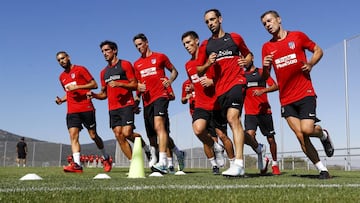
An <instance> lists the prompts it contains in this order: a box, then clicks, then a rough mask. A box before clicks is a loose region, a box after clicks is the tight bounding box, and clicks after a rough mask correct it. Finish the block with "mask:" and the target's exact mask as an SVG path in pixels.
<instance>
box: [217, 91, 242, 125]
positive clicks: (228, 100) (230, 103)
mask: <svg viewBox="0 0 360 203" xmlns="http://www.w3.org/2000/svg"><path fill="white" fill-rule="evenodd" d="M217 102H218V103H219V105H220V109H221V113H222V114H223V116H224V117H225V118H226V113H227V110H228V109H229V108H236V109H238V110H239V111H240V115H241V112H242V108H243V104H244V87H243V85H235V86H234V87H232V88H231V89H230V90H229V91H227V92H226V93H224V94H222V95H220V96H219V97H218V98H217Z"/></svg>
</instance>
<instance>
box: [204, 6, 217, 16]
mask: <svg viewBox="0 0 360 203" xmlns="http://www.w3.org/2000/svg"><path fill="white" fill-rule="evenodd" d="M209 12H214V13H215V15H216V17H220V16H221V13H220V11H219V10H218V9H216V8H212V9H209V10H207V11H205V14H204V15H206V14H207V13H209Z"/></svg>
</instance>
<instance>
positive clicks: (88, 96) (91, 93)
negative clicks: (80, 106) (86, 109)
mask: <svg viewBox="0 0 360 203" xmlns="http://www.w3.org/2000/svg"><path fill="white" fill-rule="evenodd" d="M93 95H94V93H93V92H92V91H88V92H86V97H87V99H92V98H93Z"/></svg>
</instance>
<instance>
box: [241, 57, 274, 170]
mask: <svg viewBox="0 0 360 203" xmlns="http://www.w3.org/2000/svg"><path fill="white" fill-rule="evenodd" d="M262 72H263V70H262V69H261V68H257V67H255V66H254V55H253V54H252V53H251V63H250V65H249V66H248V67H246V70H245V77H246V81H247V83H246V84H247V85H246V91H245V101H244V109H245V121H244V125H245V133H246V134H245V144H247V145H250V146H251V147H252V149H253V150H254V151H255V152H256V153H257V154H258V169H260V173H261V174H265V173H266V172H267V164H268V162H269V160H268V159H267V158H266V161H264V160H263V159H264V158H265V152H266V151H265V149H266V148H265V145H263V144H260V143H258V142H257V140H256V137H255V136H256V130H257V127H259V128H260V131H261V133H262V134H263V135H264V136H266V139H267V141H268V143H269V145H270V152H271V156H272V174H273V175H280V170H279V166H278V163H277V145H276V142H275V137H274V135H275V130H274V123H273V119H272V113H271V106H270V104H269V100H268V96H267V93H268V92H273V91H276V90H278V86H277V84H276V82H275V81H274V79H273V78H272V77H271V76H269V77H268V79H266V80H264V78H263V77H262ZM264 162H265V163H266V164H265V166H264V165H263V163H264Z"/></svg>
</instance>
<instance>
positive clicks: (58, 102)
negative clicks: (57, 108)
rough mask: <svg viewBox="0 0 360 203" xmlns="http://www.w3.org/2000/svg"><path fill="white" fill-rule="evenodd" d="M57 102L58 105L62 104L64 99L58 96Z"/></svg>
mask: <svg viewBox="0 0 360 203" xmlns="http://www.w3.org/2000/svg"><path fill="white" fill-rule="evenodd" d="M55 103H56V104H57V105H60V104H62V103H63V102H62V100H61V98H60V97H58V96H56V99H55Z"/></svg>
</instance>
